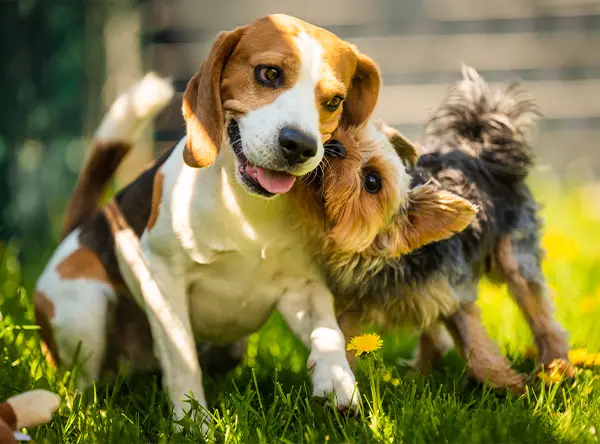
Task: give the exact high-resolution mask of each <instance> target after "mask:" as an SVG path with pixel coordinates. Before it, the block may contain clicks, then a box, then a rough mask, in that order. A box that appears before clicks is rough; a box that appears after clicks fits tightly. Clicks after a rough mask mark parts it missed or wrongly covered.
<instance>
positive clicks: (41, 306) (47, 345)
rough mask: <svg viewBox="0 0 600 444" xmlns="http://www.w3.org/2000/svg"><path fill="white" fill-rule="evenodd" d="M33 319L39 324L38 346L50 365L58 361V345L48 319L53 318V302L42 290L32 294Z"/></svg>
mask: <svg viewBox="0 0 600 444" xmlns="http://www.w3.org/2000/svg"><path fill="white" fill-rule="evenodd" d="M33 306H34V313H35V321H36V323H37V325H39V326H40V337H41V341H40V347H41V349H42V354H43V355H44V356H45V358H46V362H48V364H49V365H51V366H52V367H56V365H57V364H59V363H60V358H59V354H58V347H57V345H56V341H55V340H54V333H53V331H52V326H51V325H50V321H51V320H52V319H54V314H55V311H54V304H53V303H52V301H51V300H50V299H48V296H46V295H45V294H44V293H43V292H42V291H40V290H36V291H35V293H34V294H33Z"/></svg>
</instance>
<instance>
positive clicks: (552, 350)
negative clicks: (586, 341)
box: [496, 236, 574, 377]
mask: <svg viewBox="0 0 600 444" xmlns="http://www.w3.org/2000/svg"><path fill="white" fill-rule="evenodd" d="M496 263H497V265H498V267H499V269H500V271H501V273H502V277H503V278H504V280H505V281H506V284H507V285H508V289H509V290H510V293H511V295H512V296H513V298H514V299H515V301H516V302H517V304H518V305H519V308H520V309H521V311H522V312H523V315H524V316H525V319H526V320H527V322H528V323H529V326H530V328H531V330H532V332H533V336H534V339H535V342H536V345H537V348H538V351H539V359H540V365H541V366H544V367H545V368H546V370H548V369H549V368H551V366H562V367H567V364H568V362H569V344H568V342H567V339H566V335H565V332H564V331H563V329H562V328H561V327H560V325H559V324H558V323H557V322H556V319H555V318H554V307H553V306H552V302H551V301H550V299H549V298H548V296H547V292H546V289H545V288H544V286H543V285H540V284H539V283H538V282H529V281H527V279H526V278H525V277H524V276H523V274H522V273H521V271H520V269H519V262H518V260H517V258H516V256H515V254H514V252H513V247H512V238H511V237H510V236H508V237H505V238H503V239H501V240H500V241H498V244H497V245H496ZM561 362H562V364H561ZM567 375H568V376H569V377H572V376H573V375H574V369H573V368H572V367H570V368H569V369H568V371H567Z"/></svg>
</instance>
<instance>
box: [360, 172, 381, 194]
mask: <svg viewBox="0 0 600 444" xmlns="http://www.w3.org/2000/svg"><path fill="white" fill-rule="evenodd" d="M363 186H364V187H365V190H366V191H367V193H369V194H377V193H379V192H380V191H381V178H380V177H379V174H377V173H376V172H375V171H372V170H367V171H365V173H364V177H363Z"/></svg>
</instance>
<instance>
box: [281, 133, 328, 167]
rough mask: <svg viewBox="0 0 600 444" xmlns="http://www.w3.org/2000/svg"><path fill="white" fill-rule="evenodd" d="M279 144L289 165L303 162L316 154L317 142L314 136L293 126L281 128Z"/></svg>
mask: <svg viewBox="0 0 600 444" xmlns="http://www.w3.org/2000/svg"><path fill="white" fill-rule="evenodd" d="M279 146H281V152H282V153H283V156H284V157H285V158H286V159H287V160H288V162H289V163H290V165H295V164H297V163H304V162H306V161H307V160H308V159H310V158H311V157H315V156H316V155H317V150H318V149H319V144H318V142H317V140H316V139H315V138H314V137H311V136H309V135H308V134H306V133H303V132H302V131H299V130H297V129H293V128H287V127H286V128H283V129H282V130H281V131H280V132H279Z"/></svg>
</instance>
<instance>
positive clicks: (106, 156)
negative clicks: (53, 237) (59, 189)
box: [61, 73, 174, 239]
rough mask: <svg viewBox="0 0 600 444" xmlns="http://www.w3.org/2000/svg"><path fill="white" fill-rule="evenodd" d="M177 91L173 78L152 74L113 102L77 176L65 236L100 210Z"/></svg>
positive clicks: (63, 233)
mask: <svg viewBox="0 0 600 444" xmlns="http://www.w3.org/2000/svg"><path fill="white" fill-rule="evenodd" d="M173 94H174V90H173V86H172V85H171V82H170V81H168V80H166V79H163V78H161V77H159V76H157V75H156V74H154V73H148V74H147V75H146V76H145V77H144V78H143V79H142V80H140V81H139V82H138V83H136V84H135V85H133V86H132V87H131V88H129V90H127V91H126V92H125V93H123V94H121V96H119V97H118V98H117V100H115V102H114V103H113V104H112V105H111V107H110V109H109V110H108V113H107V114H106V115H105V116H104V119H103V120H102V123H101V124H100V126H99V127H98V129H97V130H96V133H95V134H94V138H93V141H92V149H91V151H90V153H89V155H88V158H87V160H86V162H85V164H84V166H83V169H82V170H81V172H80V174H79V178H78V179H77V184H76V185H75V191H74V192H73V195H72V196H71V200H70V201H69V204H68V206H67V210H66V216H65V219H64V222H63V229H62V235H61V239H62V238H64V237H66V236H67V235H68V234H69V233H70V232H71V231H73V230H74V229H75V228H76V227H77V226H78V225H79V224H81V223H82V222H83V221H85V220H86V219H88V218H89V217H90V216H92V215H93V214H94V213H95V212H96V211H97V209H98V205H99V203H100V199H101V197H102V195H103V193H104V192H105V190H106V188H107V186H108V184H109V182H110V180H111V179H112V177H113V175H114V174H115V171H116V170H117V168H118V167H119V165H120V164H121V162H122V161H123V159H124V158H125V157H126V156H127V154H128V153H129V152H130V151H131V149H132V148H133V145H134V143H135V141H136V139H137V137H139V135H140V134H141V133H142V131H143V130H144V128H145V127H146V125H148V123H149V122H150V121H151V120H152V119H153V118H154V117H155V116H156V115H157V114H158V113H159V112H160V111H162V109H163V108H164V107H165V106H167V104H168V103H169V102H170V101H171V99H172V97H173Z"/></svg>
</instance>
